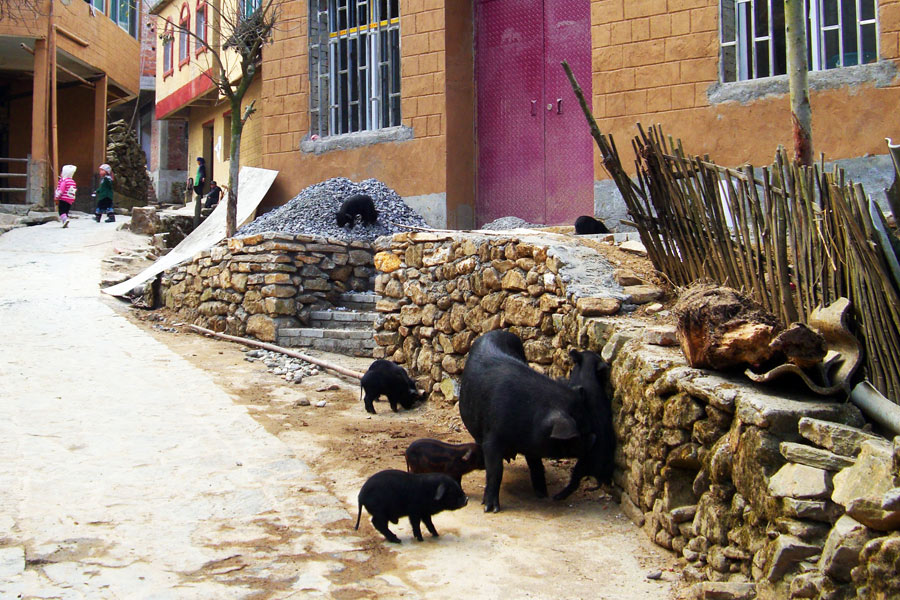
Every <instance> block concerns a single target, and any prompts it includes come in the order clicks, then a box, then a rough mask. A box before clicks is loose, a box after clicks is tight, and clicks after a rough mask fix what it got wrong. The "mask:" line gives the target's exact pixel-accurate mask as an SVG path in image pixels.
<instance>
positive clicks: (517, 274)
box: [500, 269, 528, 292]
mask: <svg viewBox="0 0 900 600" xmlns="http://www.w3.org/2000/svg"><path fill="white" fill-rule="evenodd" d="M500 287H502V288H503V289H504V290H507V291H512V292H524V291H525V290H526V289H527V287H528V285H527V284H526V283H525V276H524V275H523V274H522V272H521V271H519V270H517V269H512V270H509V271H507V272H506V275H504V276H503V279H501V280H500Z"/></svg>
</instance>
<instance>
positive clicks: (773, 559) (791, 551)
mask: <svg viewBox="0 0 900 600" xmlns="http://www.w3.org/2000/svg"><path fill="white" fill-rule="evenodd" d="M820 551H821V547H820V546H814V545H812V544H807V543H806V542H804V541H803V540H801V539H800V538H796V537H794V536H791V535H779V536H778V537H777V538H775V541H774V542H772V543H771V544H770V545H769V548H768V550H767V560H766V565H767V568H766V571H765V577H766V579H768V580H769V581H770V582H772V583H775V582H776V581H779V580H780V579H781V578H782V577H783V576H784V574H785V573H787V572H788V571H789V570H790V569H791V568H793V566H794V565H795V564H796V563H798V562H800V561H801V560H803V559H804V558H809V557H810V556H815V555H816V554H818V553H819V552H820Z"/></svg>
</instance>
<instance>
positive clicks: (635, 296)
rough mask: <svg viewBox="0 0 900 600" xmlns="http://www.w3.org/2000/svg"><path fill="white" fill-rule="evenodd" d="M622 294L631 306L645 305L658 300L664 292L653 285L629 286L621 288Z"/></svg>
mask: <svg viewBox="0 0 900 600" xmlns="http://www.w3.org/2000/svg"><path fill="white" fill-rule="evenodd" d="M622 292H623V293H624V294H625V295H626V296H627V297H628V302H630V303H632V304H647V303H649V302H654V301H656V300H659V299H660V298H662V297H663V296H664V295H665V290H663V289H662V288H659V287H656V286H655V285H630V286H628V287H624V288H622Z"/></svg>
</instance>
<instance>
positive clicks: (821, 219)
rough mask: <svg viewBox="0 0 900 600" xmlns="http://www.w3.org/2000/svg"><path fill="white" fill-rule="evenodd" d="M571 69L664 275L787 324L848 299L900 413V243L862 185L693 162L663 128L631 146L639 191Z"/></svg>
mask: <svg viewBox="0 0 900 600" xmlns="http://www.w3.org/2000/svg"><path fill="white" fill-rule="evenodd" d="M563 68H564V69H565V70H566V72H567V74H568V75H569V79H570V82H571V83H572V87H573V89H574V90H575V94H576V96H578V98H579V101H580V103H581V107H582V110H583V111H584V113H585V117H586V118H587V119H588V123H589V125H590V128H591V134H592V135H593V137H594V139H595V140H596V142H597V145H598V146H599V147H600V152H601V154H602V155H603V165H604V167H605V168H606V171H607V172H608V173H609V174H610V176H611V177H612V179H613V180H614V181H615V183H616V185H617V187H618V188H619V191H620V192H621V194H622V197H623V198H624V199H625V203H626V205H627V207H628V211H629V213H630V215H631V218H632V220H633V222H634V224H635V225H636V226H637V229H638V231H639V233H640V236H641V241H642V242H643V244H644V246H646V248H647V252H648V255H649V257H650V259H651V260H652V261H653V264H654V266H655V267H656V268H657V269H658V270H660V271H662V272H663V273H665V274H666V276H668V277H669V279H671V281H672V282H673V283H674V284H675V285H678V286H687V285H690V284H691V283H693V282H694V281H697V280H698V279H708V280H712V281H715V282H717V283H719V284H722V285H727V286H729V287H733V288H735V289H738V290H741V291H743V292H745V293H747V294H749V295H750V296H752V297H753V298H754V299H755V300H756V301H758V302H759V303H760V304H762V305H763V306H764V307H765V308H767V309H768V310H769V311H771V312H772V313H773V314H775V315H776V316H777V317H778V318H779V319H780V320H781V322H782V324H784V325H788V324H790V323H793V322H796V321H800V322H803V323H806V322H807V320H808V318H809V316H810V314H811V313H812V311H813V310H814V309H815V308H816V307H818V306H827V305H829V304H831V303H832V302H834V301H835V300H837V299H838V298H841V297H846V298H848V299H849V300H850V302H851V304H852V307H853V314H854V317H855V319H854V320H855V322H854V323H853V324H852V327H853V333H854V334H855V335H856V336H857V338H859V340H860V342H861V344H862V346H863V348H864V350H865V362H864V366H865V375H866V376H867V377H868V379H869V381H870V382H871V383H872V384H873V385H874V386H875V387H876V388H877V389H878V391H880V392H881V393H882V394H884V395H885V396H887V397H888V398H889V399H890V400H891V401H892V402H894V403H896V404H900V267H898V264H897V253H896V250H897V248H898V247H900V243H898V242H897V240H896V238H892V236H891V234H889V233H886V227H885V223H884V217H883V215H882V213H881V210H880V209H879V208H878V207H877V205H876V204H875V203H874V202H873V201H872V200H870V199H869V198H868V197H867V196H866V195H865V192H864V190H863V188H862V186H861V185H858V184H857V185H854V184H853V183H852V182H848V181H845V179H844V174H843V171H841V170H839V169H835V170H833V171H831V172H826V170H825V168H824V165H822V164H820V165H816V166H814V167H801V166H798V165H796V164H794V163H793V162H792V161H791V160H790V159H789V158H788V156H787V154H786V152H785V151H784V149H783V148H779V150H778V152H777V153H776V156H775V161H774V163H773V164H772V165H770V166H767V167H762V168H758V169H757V168H754V167H752V166H750V165H745V166H743V167H741V168H739V169H730V168H726V167H721V166H719V165H716V164H715V163H713V162H712V161H711V160H710V159H709V157H708V156H704V157H699V156H691V155H688V154H686V153H685V152H684V149H683V148H682V145H681V142H680V141H678V140H673V139H672V138H671V137H667V136H665V135H664V134H663V131H662V129H661V128H660V127H659V126H656V127H651V128H650V129H649V131H645V130H644V128H643V127H641V125H640V124H638V131H639V134H638V135H637V136H635V137H634V139H633V140H632V148H633V150H634V154H635V156H636V157H637V158H636V161H635V163H636V171H637V173H638V177H637V181H636V182H635V181H632V179H631V178H630V177H629V176H628V174H627V173H626V171H625V169H624V168H623V166H622V162H621V159H620V155H619V150H618V148H617V147H616V144H615V141H614V140H613V138H612V136H607V135H605V134H602V133H601V132H600V130H599V128H598V127H597V124H596V122H595V121H594V118H593V115H592V114H591V112H590V109H589V108H588V106H587V103H586V102H585V100H584V96H583V94H582V93H581V89H580V88H579V87H578V83H577V81H575V78H574V76H572V74H571V70H570V69H569V68H568V65H566V64H565V63H563Z"/></svg>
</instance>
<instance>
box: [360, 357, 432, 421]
mask: <svg viewBox="0 0 900 600" xmlns="http://www.w3.org/2000/svg"><path fill="white" fill-rule="evenodd" d="M359 383H360V388H361V389H360V392H362V391H363V390H365V393H366V395H365V397H364V398H363V403H364V404H365V407H366V411H367V412H370V413H372V414H373V415H374V414H375V405H374V402H375V401H376V400H377V399H378V398H379V397H380V396H381V395H382V394H384V395H385V396H387V397H388V402H390V404H391V410H392V411H394V412H397V404H400V405H401V406H403V408H405V409H410V408H412V406H413V404H415V403H416V402H417V401H419V400H421V399H422V396H421V394H419V391H418V390H417V389H416V382H415V381H413V380H412V379H410V377H409V375H407V374H406V371H404V370H403V367H401V366H400V365H398V364H396V363H394V362H391V361H389V360H384V359H382V358H380V359H378V360H376V361H375V362H373V363H372V364H371V365H369V369H368V370H367V371H366V373H365V375H363V377H362V379H361V380H360V382H359Z"/></svg>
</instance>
